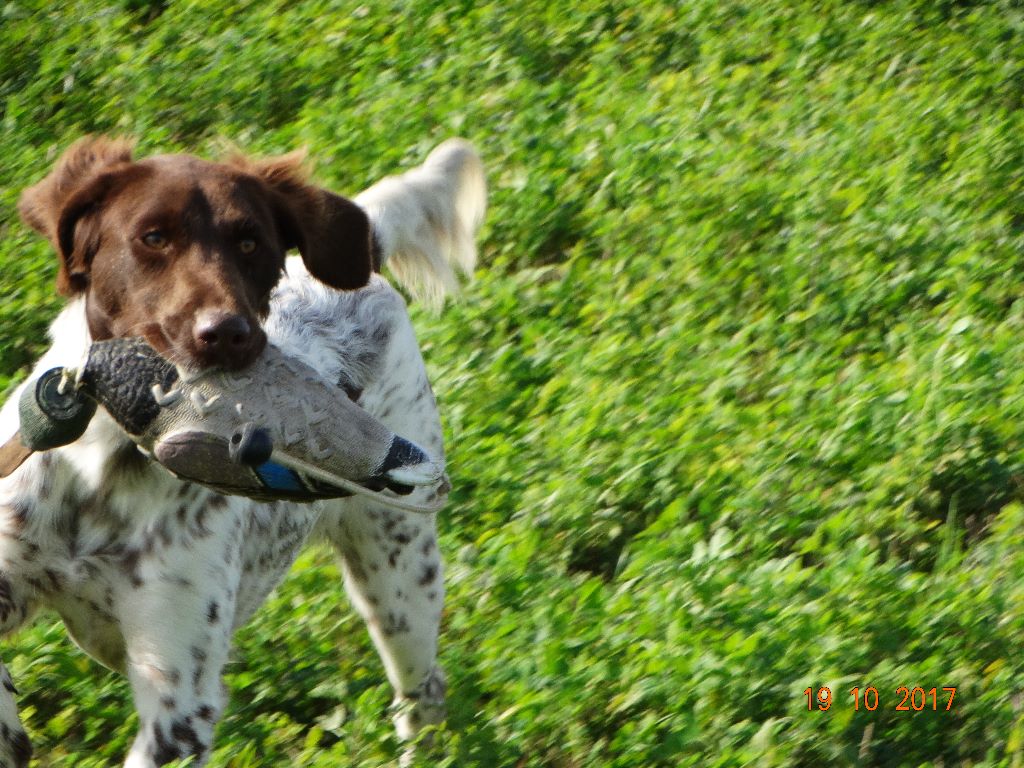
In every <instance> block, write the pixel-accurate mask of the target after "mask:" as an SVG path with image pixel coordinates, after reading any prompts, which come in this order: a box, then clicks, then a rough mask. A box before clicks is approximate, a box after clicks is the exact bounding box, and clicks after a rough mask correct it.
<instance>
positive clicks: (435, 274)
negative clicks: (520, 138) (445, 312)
mask: <svg viewBox="0 0 1024 768" xmlns="http://www.w3.org/2000/svg"><path fill="white" fill-rule="evenodd" d="M355 202H356V203H358V204H359V205H360V206H362V208H363V210H365V211H366V213H367V214H368V215H369V217H370V222H371V225H372V227H373V233H374V237H375V238H376V240H377V244H378V246H379V247H380V266H384V265H385V264H386V265H387V266H388V269H389V270H390V271H391V273H392V274H393V275H394V277H395V279H396V280H397V281H398V282H399V283H400V284H401V285H402V286H403V287H404V288H405V289H406V290H407V291H409V293H410V294H411V295H412V296H413V298H415V299H416V300H418V301H422V302H423V303H425V304H429V305H433V306H438V305H440V304H441V303H442V302H443V301H444V297H445V294H447V293H450V292H452V291H454V290H456V289H457V287H458V281H457V279H456V272H462V273H464V274H467V275H469V274H472V272H473V269H474V267H475V266H476V233H477V230H478V229H479V228H480V224H481V223H482V222H483V218H484V211H485V210H486V208H487V184H486V181H485V179H484V168H483V163H482V162H481V161H480V156H479V155H478V154H477V152H476V150H475V149H474V148H473V145H472V144H470V143H469V142H468V141H465V140H463V139H449V140H447V141H445V142H444V143H442V144H440V145H439V146H438V147H437V148H435V149H434V151H433V152H431V153H430V155H428V156H427V159H426V161H425V162H424V163H423V165H421V166H418V167H416V168H413V169H412V170H410V171H406V172H405V173H403V174H401V175H399V176H389V177H387V178H385V179H382V180H381V181H379V182H377V183H376V184H374V185H373V186H372V187H370V188H369V189H367V190H366V191H365V192H362V193H360V194H359V196H358V197H356V198H355Z"/></svg>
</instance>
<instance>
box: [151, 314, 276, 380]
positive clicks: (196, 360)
mask: <svg viewBox="0 0 1024 768" xmlns="http://www.w3.org/2000/svg"><path fill="white" fill-rule="evenodd" d="M251 336H252V338H251V339H250V340H249V342H248V343H247V344H245V345H244V346H239V347H234V348H231V349H223V350H211V349H207V348H203V347H202V346H200V345H199V344H197V343H195V341H194V339H193V334H191V333H186V334H183V338H181V339H177V340H175V339H171V338H170V336H169V335H168V333H167V332H166V331H165V330H164V329H163V327H162V326H160V325H159V324H158V323H152V324H150V325H148V326H146V327H145V328H144V329H143V332H142V338H143V339H144V340H145V341H146V343H147V344H149V346H151V347H152V348H153V349H155V350H156V351H157V352H159V353H160V356H161V357H163V358H164V359H166V360H168V361H170V362H171V363H173V364H174V365H175V366H176V367H178V368H179V369H181V370H182V371H187V372H188V373H190V374H199V373H204V372H206V371H210V370H224V371H240V370H242V369H244V368H248V367H249V366H250V365H252V364H253V363H254V362H255V361H256V359H257V358H258V357H259V356H260V355H261V354H262V353H263V350H264V349H265V348H266V346H267V334H266V333H265V332H264V331H263V329H262V328H259V327H257V328H256V329H255V330H254V331H253V332H252V334H251Z"/></svg>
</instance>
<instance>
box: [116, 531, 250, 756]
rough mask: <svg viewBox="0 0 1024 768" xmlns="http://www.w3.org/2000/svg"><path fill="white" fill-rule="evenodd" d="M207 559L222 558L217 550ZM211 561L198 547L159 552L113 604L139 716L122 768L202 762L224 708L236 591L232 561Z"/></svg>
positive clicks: (219, 550) (208, 553)
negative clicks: (224, 679)
mask: <svg viewBox="0 0 1024 768" xmlns="http://www.w3.org/2000/svg"><path fill="white" fill-rule="evenodd" d="M213 538H216V537H213ZM223 542H224V540H223V539H221V540H220V543H221V544H223ZM229 549H230V547H229ZM214 551H215V552H216V554H218V555H220V554H221V549H220V548H219V547H217V548H215V550H214ZM212 554H213V551H211V552H205V551H203V548H202V547H196V548H192V547H189V548H184V547H183V548H172V549H170V550H169V551H168V550H164V551H163V552H161V553H160V556H159V557H158V558H154V563H153V568H152V569H151V570H148V571H147V569H145V568H144V567H140V573H139V576H138V578H137V579H136V580H135V581H134V583H133V585H132V589H131V592H130V594H128V595H125V596H124V597H123V599H122V600H121V601H120V604H119V611H118V615H119V619H120V621H121V625H122V627H123V631H124V635H125V649H126V652H127V664H126V666H127V672H128V678H129V680H130V681H131V686H132V693H133V695H134V697H135V707H136V710H137V711H138V714H139V732H138V735H137V736H136V739H135V742H134V744H133V745H132V749H131V752H130V753H129V754H128V759H127V761H126V763H125V765H126V768H155V767H156V766H160V765H164V764H166V763H169V762H171V761H173V760H177V759H180V758H186V757H192V758H194V760H193V762H192V763H191V764H192V765H195V766H199V765H203V764H205V762H206V760H207V759H208V758H209V753H210V748H211V745H212V743H213V729H214V725H215V724H216V722H217V721H218V720H219V719H220V716H221V713H222V711H223V708H224V704H225V693H224V686H223V683H222V679H221V677H222V673H223V669H224V664H225V663H226V662H227V658H228V652H229V648H230V642H231V640H230V638H231V623H232V617H233V616H234V601H235V596H236V591H237V583H238V582H237V578H238V577H237V573H236V572H235V570H234V568H233V563H232V561H231V560H228V561H227V562H225V560H224V558H223V555H221V560H220V562H217V561H216V560H215V559H213V558H212V557H210V555H212ZM185 558H187V559H185Z"/></svg>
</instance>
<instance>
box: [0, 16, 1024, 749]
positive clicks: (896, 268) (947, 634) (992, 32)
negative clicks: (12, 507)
mask: <svg viewBox="0 0 1024 768" xmlns="http://www.w3.org/2000/svg"><path fill="white" fill-rule="evenodd" d="M85 132H113V133H127V134H131V135H133V136H136V137H138V139H139V142H140V149H141V151H143V152H148V151H173V150H179V149H188V150H192V151H198V152H200V153H204V154H208V155H215V154H217V153H218V152H220V151H221V149H222V148H223V146H224V143H225V140H230V141H232V142H234V143H236V144H238V145H240V146H242V147H244V148H246V149H247V150H250V151H253V152H257V153H271V152H276V151H284V150H288V149H292V148H294V147H296V146H298V145H305V146H308V147H309V149H310V155H311V157H312V158H313V159H314V160H315V161H316V164H317V169H318V177H319V178H320V179H321V180H322V181H324V182H325V183H326V184H328V185H329V186H332V187H333V188H336V189H338V190H340V191H349V192H354V191H357V190H358V189H359V188H360V187H362V186H363V185H365V184H366V183H368V182H370V181H372V180H374V179H376V178H378V177H379V176H380V175H381V174H384V173H388V172H392V171H395V170H397V169H399V168H401V167H403V166H406V165H411V164H413V163H414V162H418V160H419V159H421V158H422V156H423V155H424V154H425V152H426V151H427V150H428V149H429V147H430V146H431V145H433V144H434V143H436V142H437V141H439V140H440V139H442V138H444V137H447V136H449V135H453V134H459V135H464V136H467V137H468V138H470V139H472V140H473V141H474V142H476V143H477V144H478V146H479V147H480V148H481V151H482V153H483V154H484V156H485V159H486V162H487V165H488V167H489V169H490V183H491V193H492V205H491V209H490V213H489V219H488V224H487V226H486V229H485V233H484V235H485V237H484V242H483V248H482V262H483V263H482V266H481V269H480V270H479V272H478V274H477V275H476V279H475V281H474V282H473V283H472V284H471V285H470V286H468V287H467V289H466V290H465V292H464V295H463V297H462V299H461V301H460V302H458V303H455V304H452V305H451V306H449V307H448V308H447V309H446V311H445V312H444V313H443V314H441V315H439V316H434V315H431V314H428V313H426V312H423V311H421V310H420V309H419V308H414V309H413V312H414V314H415V319H416V323H417V327H418V329H419V335H420V338H421V341H422V344H423V346H424V349H425V354H426V357H427V361H428V365H429V368H430V370H431V373H432V376H433V380H434V383H435V389H436V391H437V393H438V395H439V399H440V400H441V403H442V406H443V412H444V415H445V419H446V429H447V434H448V442H449V450H450V466H451V472H452V475H453V479H454V482H455V489H456V490H455V492H454V495H453V500H452V503H451V506H450V508H449V509H448V511H447V512H446V514H445V522H444V525H443V529H444V535H443V547H444V549H445V550H446V551H447V553H448V571H447V584H448V589H449V595H450V596H449V600H448V608H447V611H446V619H445V633H444V650H443V654H442V659H443V662H444V664H445V666H446V667H447V670H448V673H449V680H450V686H451V700H450V718H449V723H448V725H447V727H446V728H445V729H443V730H442V731H440V732H439V733H438V734H437V739H436V746H435V748H434V749H433V751H431V752H428V753H426V754H425V755H424V757H423V758H422V760H421V761H420V762H421V764H423V765H428V764H429V765H438V766H488V767H489V766H510V767H511V766H516V767H517V768H522V767H525V766H558V767H559V768H576V767H579V766H615V767H616V768H625V767H627V766H628V767H630V768H633V767H636V768H639V767H640V766H643V767H644V768H653V767H655V766H681V765H695V766H739V765H757V766H803V765H807V766H810V765H815V766H817V765H878V766H916V765H933V766H953V765H974V766H1019V765H1024V653H1022V652H1021V641H1022V639H1024V448H1022V446H1024V442H1022V437H1024V418H1022V417H1024V400H1022V398H1021V392H1022V386H1024V345H1022V343H1021V334H1022V329H1024V300H1022V298H1021V287H1022V285H1024V257H1022V254H1024V7H1022V6H1021V4H1020V3H1019V2H1016V1H1015V0H996V1H994V2H981V1H979V2H966V1H965V2H955V1H954V0H941V1H934V2H926V1H925V0H921V1H920V2H912V1H911V0H895V1H894V2H866V1H865V2H835V1H833V2H814V3H810V2H782V1H781V0H762V2H758V3H748V2H737V1H735V0H726V1H724V2H715V1H713V0H694V1H693V2H690V3H686V4H678V3H657V2H640V1H638V0H635V1H634V2H628V3H606V2H598V1H597V0H581V2H578V3H574V4H573V5H572V6H571V7H569V6H566V7H559V6H557V5H552V4H549V3H545V2H537V1H535V0H524V2H520V3H517V4H513V5H508V4H504V3H496V2H490V3H488V2H481V3H465V2H463V3H454V4H450V5H443V4H436V3H432V2H428V1H427V0H411V1H410V2H405V3H398V2H392V3H383V2H382V3H367V4H365V5H361V6H356V5H354V4H349V3H339V2H331V1H330V0H305V1H303V2H282V1H278V2H273V1H267V0H264V2H259V3H256V2H243V3H229V2H225V1H223V0H213V1H212V2H208V3H203V4H201V5H200V4H195V3H184V2H180V3H179V2H146V1H145V0H124V1H123V2H113V0H83V1H82V2H69V3H64V4H51V3H43V2H29V1H27V0H21V1H19V2H0V149H2V156H3V162H2V163H0V265H2V269H0V297H2V298H0V340H2V343H0V386H8V385H9V384H10V383H11V382H13V381H15V380H17V378H18V377H19V376H20V375H23V372H24V368H25V366H26V365H27V364H28V362H29V361H30V360H31V359H32V358H33V356H34V355H37V354H38V353H39V352H40V350H41V349H42V348H43V346H44V341H43V332H44V329H45V326H46V324H47V322H48V320H49V318H51V317H52V316H53V314H54V312H55V311H56V310H57V308H58V303H57V301H56V300H55V299H54V297H53V294H52V290H51V285H52V279H53V274H54V263H53V258H52V256H51V255H50V254H49V252H48V251H47V248H46V247H45V246H44V245H43V244H42V243H41V242H39V241H38V240H37V239H36V238H34V237H33V236H31V235H30V234H29V233H28V232H27V231H26V229H25V228H24V227H23V226H22V225H21V224H20V223H19V222H17V220H16V214H15V210H14V207H15V202H16V200H17V195H18V192H19V190H20V189H21V188H22V187H24V186H25V185H26V184H28V183H29V182H31V181H33V180H35V179H36V178H37V177H39V176H40V175H41V174H42V173H43V172H44V171H45V169H46V168H47V167H48V165H49V164H50V163H52V161H53V159H54V158H55V155H56V153H58V152H59V151H60V150H61V149H62V148H63V147H65V146H66V145H67V144H69V143H70V142H71V141H73V140H74V139H75V138H77V137H79V136H80V135H81V134H83V133H85ZM4 659H5V661H6V662H7V663H8V664H9V666H10V667H11V668H12V670H13V673H14V676H15V680H16V683H17V685H18V686H19V688H20V690H21V691H22V694H21V696H20V702H21V705H22V707H23V711H24V714H25V718H26V721H27V723H28V725H29V728H30V731H31V733H32V735H33V737H34V741H35V744H36V751H37V755H38V756H39V765H43V766H71V765H74V766H104V765H108V764H110V763H111V762H112V761H115V760H116V759H117V757H118V756H120V755H123V753H124V752H125V751H126V749H127V746H128V744H129V743H130V739H131V738H132V735H133V728H134V716H133V715H132V714H131V706H130V702H129V696H128V691H127V686H126V685H125V684H124V683H123V682H122V681H120V680H119V679H117V678H116V677H114V676H112V675H109V674H107V673H104V672H103V671H101V670H100V669H99V667H98V666H97V665H95V664H93V663H92V662H90V661H89V660H88V659H87V658H86V657H85V656H83V655H82V654H81V653H79V652H78V651H77V650H75V649H74V648H73V647H72V646H71V645H70V643H69V642H68V641H67V640H66V639H65V636H64V633H63V630H62V629H60V628H58V627H56V626H55V625H54V623H53V621H52V620H50V619H44V620H41V621H39V622H38V623H37V624H36V625H34V626H33V627H31V628H29V629H27V630H25V631H24V632H22V633H20V634H19V635H17V636H15V637H13V638H10V639H9V640H7V641H6V642H5V645H4ZM228 684H229V686H230V688H231V689H232V691H233V699H232V704H231V706H230V708H229V709H228V712H227V714H226V717H225V719H224V722H223V724H222V725H221V726H220V729H219V746H218V750H217V753H216V755H215V757H214V760H213V765H217V766H278V765H302V766H328V765H338V764H339V763H340V764H349V765H353V766H377V765H381V764H383V763H386V762H388V761H389V760H391V759H392V757H393V755H394V753H395V743H394V741H393V739H392V736H391V733H390V726H389V724H388V723H387V721H386V718H385V717H384V714H385V710H386V707H387V704H388V701H389V692H388V690H387V688H386V686H385V685H384V683H383V674H382V671H381V669H380V667H379V664H378V662H377V660H376V658H375V657H374V655H373V653H372V650H371V648H370V645H369V642H368V640H367V637H366V634H365V632H364V630H363V628H362V626H361V625H360V623H359V621H358V620H357V619H356V618H355V617H354V616H353V615H352V612H351V611H350V610H349V608H348V606H347V604H346V602H345V600H344V598H343V596H342V594H341V590H340V581H339V577H338V574H337V571H336V568H335V566H334V565H333V564H332V562H331V559H330V557H329V556H328V554H327V553H326V552H325V551H321V550H317V549H313V550H311V551H310V552H309V553H307V554H306V555H304V556H303V558H302V560H301V561H300V562H299V563H298V565H297V567H296V568H295V570H294V572H293V574H292V576H291V577H290V578H289V580H288V581H287V582H286V583H285V584H284V585H283V586H282V587H281V589H280V590H279V591H278V592H277V593H276V594H275V596H274V597H273V599H272V600H271V601H270V603H269V604H268V605H267V606H266V608H265V609H264V610H263V611H262V612H261V613H260V614H259V615H258V616H257V618H256V619H255V620H254V621H253V623H252V624H251V625H250V626H249V627H248V628H247V629H246V630H245V631H244V632H243V633H242V634H241V636H240V638H239V643H238V648H237V652H236V656H235V660H234V661H233V663H232V665H231V667H230V674H229V675H228ZM820 686H829V687H830V689H831V690H832V692H833V703H832V705H831V707H830V709H829V710H828V711H824V712H822V711H818V710H817V708H816V707H815V708H814V709H813V710H812V711H808V707H807V698H806V697H805V695H804V690H805V689H807V688H808V687H811V688H812V690H815V691H816V690H817V689H818V688H819V687H820ZM855 686H857V687H859V688H860V689H861V690H862V691H863V689H864V688H866V687H867V686H874V687H875V688H876V689H877V690H878V695H879V706H878V707H877V709H876V710H874V711H868V710H867V709H866V708H865V707H864V706H863V705H861V708H860V709H859V710H855V709H854V706H853V700H852V698H851V697H850V695H849V693H848V692H849V690H850V689H851V688H853V687H855ZM899 686H908V687H909V688H913V687H914V686H921V687H923V688H924V689H931V688H932V687H937V688H938V689H939V690H940V691H941V689H942V688H943V687H944V686H955V687H956V688H957V692H956V696H955V699H954V702H953V704H952V707H951V709H950V711H945V709H944V705H945V701H944V699H942V700H940V706H939V707H938V711H933V710H932V705H931V702H930V701H929V705H928V707H926V708H925V710H924V711H920V712H915V711H913V710H912V709H911V710H910V711H899V710H897V709H896V706H897V705H898V704H899V703H900V697H899V696H897V688H898V687H899ZM346 761H347V762H346Z"/></svg>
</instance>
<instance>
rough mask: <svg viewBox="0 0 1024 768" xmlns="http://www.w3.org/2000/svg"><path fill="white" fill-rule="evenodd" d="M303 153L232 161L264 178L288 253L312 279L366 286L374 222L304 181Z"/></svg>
mask: <svg viewBox="0 0 1024 768" xmlns="http://www.w3.org/2000/svg"><path fill="white" fill-rule="evenodd" d="M304 158H305V153H303V152H301V151H300V152H292V153H290V154H287V155H282V156H280V157H271V158H265V159H257V160H253V159H247V158H241V157H234V158H232V159H231V161H230V162H232V164H234V165H236V166H239V167H242V168H244V169H245V170H247V171H248V172H250V173H252V174H254V175H255V176H257V177H258V178H260V179H261V180H262V181H263V183H264V184H265V185H266V187H267V189H268V190H269V191H270V196H271V206H272V208H273V209H274V213H275V216H276V217H277V224H278V229H279V230H280V233H281V237H282V238H283V239H284V246H285V248H286V249H291V248H297V249H298V251H299V253H300V254H302V260H303V261H304V262H305V264H306V268H307V269H309V272H310V274H311V275H313V277H315V278H317V279H318V280H320V281H322V282H324V283H326V284H327V285H330V286H332V287H334V288H340V289H345V290H352V289H355V288H362V287H363V286H364V285H366V284H367V282H369V280H370V273H371V271H372V269H373V263H372V255H371V235H370V220H369V218H368V217H367V215H366V213H365V212H364V211H363V209H362V208H360V207H359V206H358V205H356V204H355V203H353V202H352V201H351V200H346V199H345V198H344V197H341V196H340V195H336V194H334V193H333V192H328V191H327V190H326V189H321V188H319V187H316V186H314V185H312V184H309V183H308V182H307V181H306V173H305V171H304V169H303V160H304Z"/></svg>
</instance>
